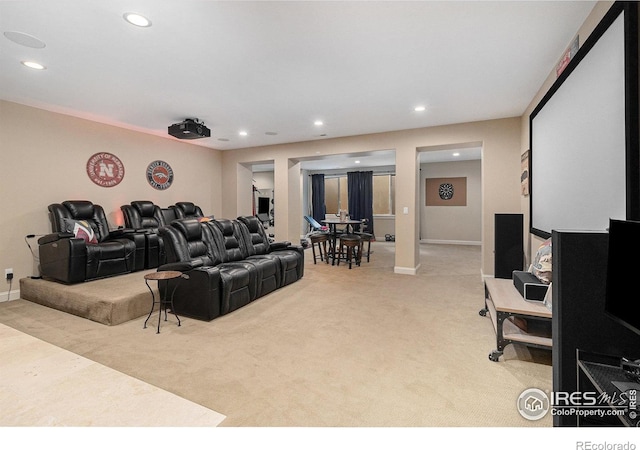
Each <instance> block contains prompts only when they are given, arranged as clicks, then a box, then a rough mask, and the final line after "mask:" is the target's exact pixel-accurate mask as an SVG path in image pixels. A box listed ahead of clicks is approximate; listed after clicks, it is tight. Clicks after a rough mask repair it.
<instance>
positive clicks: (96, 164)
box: [87, 152, 124, 187]
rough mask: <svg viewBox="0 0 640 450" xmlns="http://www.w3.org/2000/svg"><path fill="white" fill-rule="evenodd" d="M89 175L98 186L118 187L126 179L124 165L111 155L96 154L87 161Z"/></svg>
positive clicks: (105, 153)
mask: <svg viewBox="0 0 640 450" xmlns="http://www.w3.org/2000/svg"><path fill="white" fill-rule="evenodd" d="M87 175H89V178H90V179H91V181H93V182H94V183H95V184H97V185H98V186H102V187H113V186H117V185H118V184H120V182H121V181H122V179H123V178H124V164H122V161H120V159H119V158H118V157H117V156H116V155H112V154H111V153H107V152H101V153H96V154H95V155H93V156H92V157H91V158H89V161H87Z"/></svg>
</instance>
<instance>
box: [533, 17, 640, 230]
mask: <svg viewBox="0 0 640 450" xmlns="http://www.w3.org/2000/svg"><path fill="white" fill-rule="evenodd" d="M615 6H617V5H614V7H612V10H611V11H609V13H608V15H607V16H606V17H605V18H604V19H603V21H602V22H601V24H600V25H599V26H598V27H597V28H596V30H595V31H594V33H593V34H592V36H590V38H589V39H588V40H587V41H585V43H584V45H583V46H582V48H581V49H580V51H579V52H578V53H577V54H576V55H575V56H574V60H573V61H571V63H570V65H569V66H568V67H567V68H566V69H565V72H566V73H565V72H563V73H562V74H561V76H560V77H559V78H558V80H556V83H555V84H554V85H553V86H552V88H551V89H550V90H549V93H547V95H546V96H545V98H543V99H542V101H541V102H540V104H539V105H538V106H537V107H536V109H535V110H534V111H533V112H532V114H531V117H530V133H531V134H530V149H531V160H530V163H531V171H530V183H531V186H530V195H531V198H530V200H531V203H530V205H531V232H532V233H533V234H536V235H538V236H542V237H549V236H550V235H551V232H552V231H553V230H605V229H606V228H607V227H608V225H609V219H610V218H614V219H629V218H630V217H627V216H628V213H629V210H628V209H627V208H628V204H629V203H628V200H629V193H628V187H629V184H628V181H629V180H628V177H629V172H628V170H629V160H628V152H629V148H628V147H629V145H630V144H629V143H630V142H635V143H636V148H635V149H634V151H635V152H636V153H637V151H638V149H637V141H638V139H637V128H638V127H637V126H632V127H629V122H630V119H629V117H630V116H629V115H630V114H631V113H632V111H631V110H630V109H629V108H628V107H627V103H626V100H627V99H629V98H630V97H629V96H634V97H636V102H635V103H636V104H637V89H632V90H631V92H630V91H629V89H628V85H627V84H626V83H625V78H626V77H629V73H633V72H635V73H636V74H637V70H634V71H631V72H630V71H629V70H628V67H627V66H628V63H627V64H625V61H626V58H625V32H628V30H627V31H625V29H626V28H627V27H625V14H629V12H628V10H626V9H625V8H624V7H619V8H615ZM634 17H635V14H634ZM633 28H634V29H635V30H636V31H637V27H633ZM634 34H635V35H636V36H637V32H635V33H634ZM636 41H637V38H636ZM634 47H636V50H635V51H636V52H637V45H636V46H634ZM626 50H627V51H629V50H630V49H629V48H628V46H627V49H626ZM636 56H637V53H636ZM635 59H636V64H634V66H636V65H637V57H636V58H635ZM636 87H637V80H636ZM631 109H634V108H631ZM635 121H636V122H637V121H638V118H637V113H636V115H635ZM630 133H631V134H634V135H635V137H633V138H632V139H630V138H631V136H630ZM634 161H636V162H635V163H634V164H636V165H637V158H635V159H634ZM632 163H633V161H632ZM635 172H636V173H637V169H636V171H635ZM634 178H636V181H635V182H634V183H633V184H637V176H635V177H634ZM633 197H634V198H636V197H635V196H633Z"/></svg>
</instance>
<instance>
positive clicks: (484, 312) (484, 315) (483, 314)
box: [478, 309, 487, 317]
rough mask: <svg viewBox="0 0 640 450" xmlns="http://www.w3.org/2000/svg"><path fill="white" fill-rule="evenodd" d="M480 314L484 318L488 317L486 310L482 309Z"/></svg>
mask: <svg viewBox="0 0 640 450" xmlns="http://www.w3.org/2000/svg"><path fill="white" fill-rule="evenodd" d="M478 314H480V315H481V316H482V317H486V315H487V310H486V309H481V310H480V311H478Z"/></svg>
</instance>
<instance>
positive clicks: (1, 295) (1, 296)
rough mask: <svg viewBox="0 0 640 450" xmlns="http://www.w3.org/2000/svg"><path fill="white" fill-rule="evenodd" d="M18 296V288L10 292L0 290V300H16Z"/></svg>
mask: <svg viewBox="0 0 640 450" xmlns="http://www.w3.org/2000/svg"><path fill="white" fill-rule="evenodd" d="M19 298H20V290H19V289H12V290H11V293H9V291H5V292H0V302H8V301H11V300H18V299H19Z"/></svg>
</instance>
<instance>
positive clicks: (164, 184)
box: [147, 160, 173, 191]
mask: <svg viewBox="0 0 640 450" xmlns="http://www.w3.org/2000/svg"><path fill="white" fill-rule="evenodd" d="M147 181H148V182H149V184H150V185H151V186H152V187H153V188H155V189H158V190H160V191H163V190H165V189H168V188H169V187H170V186H171V183H173V169H172V168H171V166H170V165H169V164H167V163H166V162H164V161H160V160H157V161H153V162H152V163H151V164H149V166H148V167H147Z"/></svg>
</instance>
